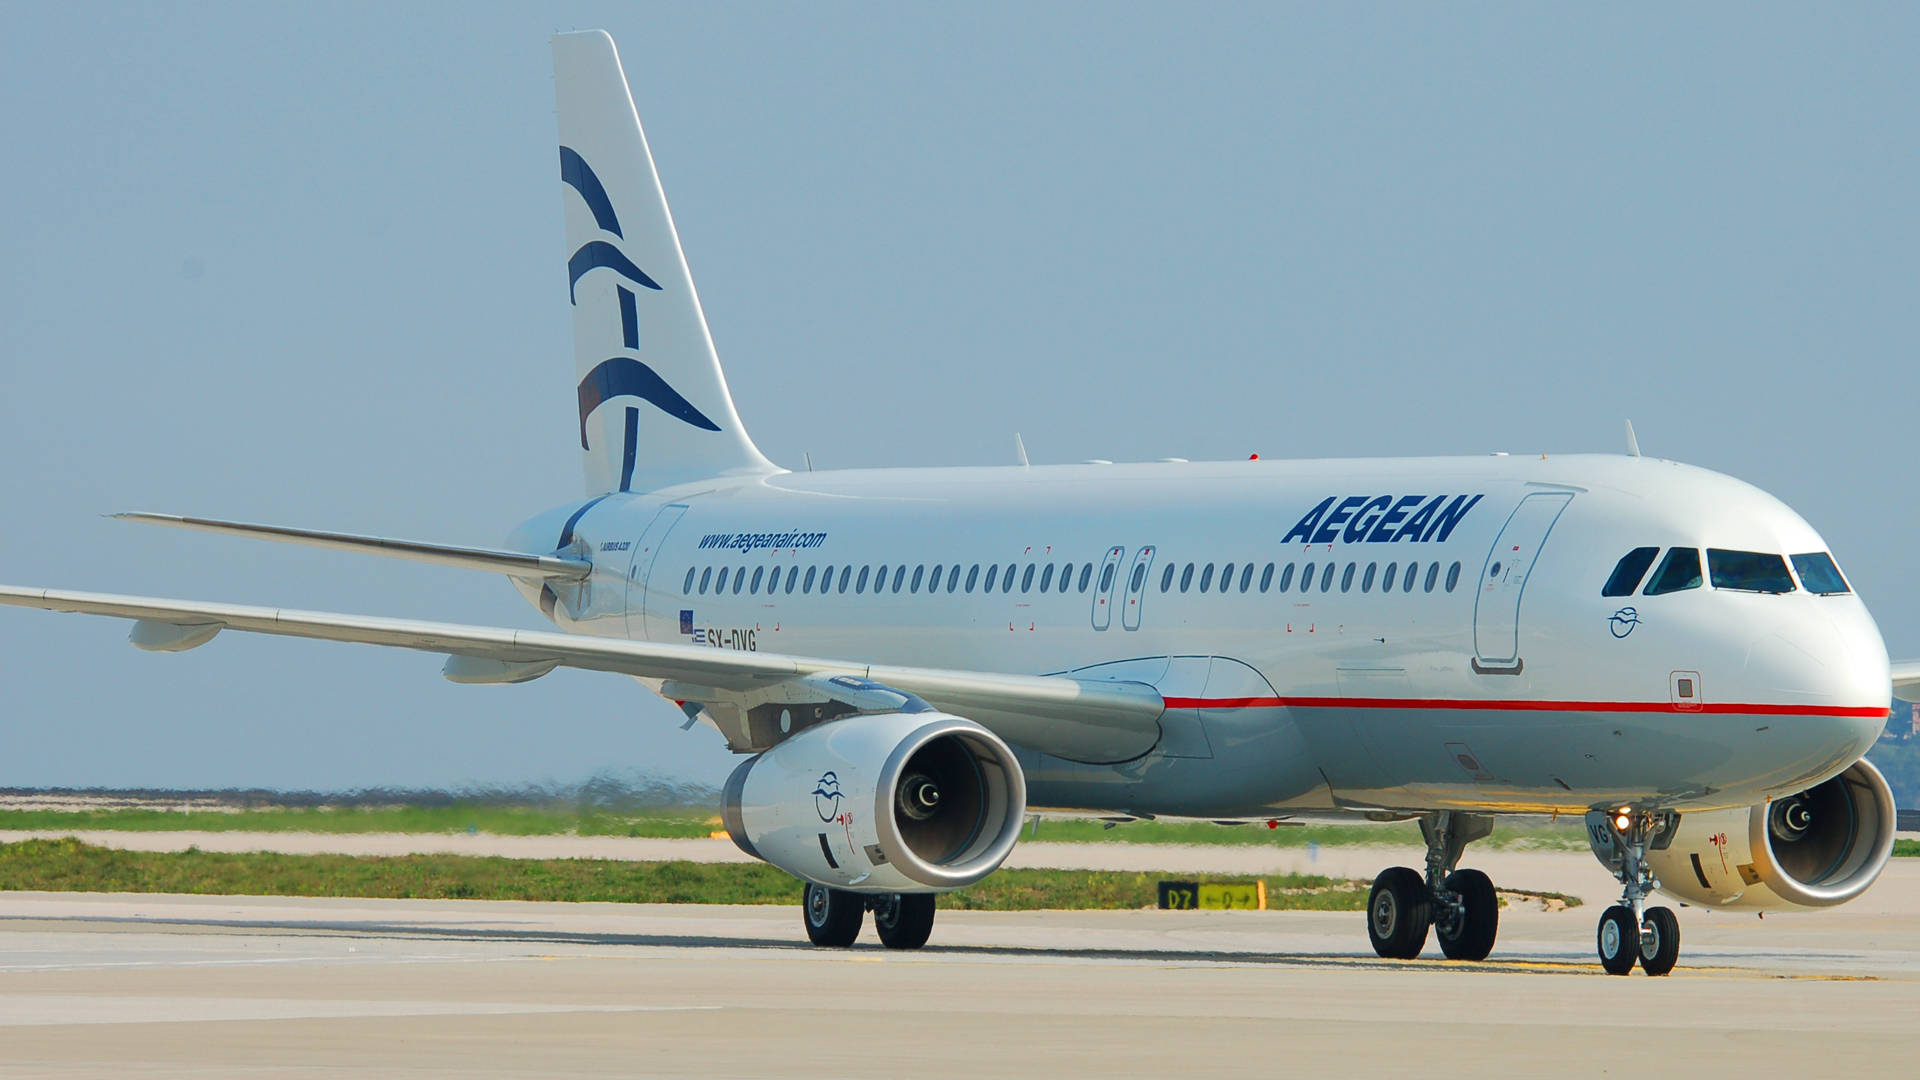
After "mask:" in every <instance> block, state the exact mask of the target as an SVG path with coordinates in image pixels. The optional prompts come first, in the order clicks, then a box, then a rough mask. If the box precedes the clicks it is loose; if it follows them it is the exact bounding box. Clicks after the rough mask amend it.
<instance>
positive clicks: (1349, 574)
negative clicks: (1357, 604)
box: [1340, 563, 1355, 592]
mask: <svg viewBox="0 0 1920 1080" xmlns="http://www.w3.org/2000/svg"><path fill="white" fill-rule="evenodd" d="M1354 566H1355V564H1354V563H1348V564H1347V568H1346V570H1345V571H1344V572H1342V573H1341V575H1340V591H1341V592H1347V591H1349V590H1351V589H1352V588H1353V568H1354Z"/></svg>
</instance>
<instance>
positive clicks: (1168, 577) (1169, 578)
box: [1160, 563, 1173, 592]
mask: <svg viewBox="0 0 1920 1080" xmlns="http://www.w3.org/2000/svg"><path fill="white" fill-rule="evenodd" d="M1172 590H1173V564H1172V563H1168V564H1167V568H1166V569H1165V570H1162V571H1160V591H1161V592H1171V591H1172Z"/></svg>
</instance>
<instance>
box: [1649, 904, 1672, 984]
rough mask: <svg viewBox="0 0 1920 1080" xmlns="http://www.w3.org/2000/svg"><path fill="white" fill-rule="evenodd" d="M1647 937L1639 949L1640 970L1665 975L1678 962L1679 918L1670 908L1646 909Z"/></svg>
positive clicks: (1650, 973)
mask: <svg viewBox="0 0 1920 1080" xmlns="http://www.w3.org/2000/svg"><path fill="white" fill-rule="evenodd" d="M1646 929H1647V936H1648V937H1650V938H1652V939H1653V940H1652V941H1647V942H1643V943H1642V945H1641V948H1640V970H1642V971H1644V972H1646V973H1647V974H1649V975H1665V974H1666V973H1668V972H1670V971H1672V970H1673V965H1675V964H1677V963H1679V962H1680V918H1679V916H1677V915H1675V914H1674V913H1673V909H1671V908H1663V907H1657V908H1648V909H1647V925H1646Z"/></svg>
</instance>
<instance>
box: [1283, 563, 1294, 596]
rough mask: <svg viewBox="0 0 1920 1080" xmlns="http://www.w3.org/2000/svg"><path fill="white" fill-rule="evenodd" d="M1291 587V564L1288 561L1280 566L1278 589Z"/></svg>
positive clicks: (1284, 589) (1285, 589) (1284, 590)
mask: <svg viewBox="0 0 1920 1080" xmlns="http://www.w3.org/2000/svg"><path fill="white" fill-rule="evenodd" d="M1292 587H1293V564H1292V563H1288V564H1287V565H1285V566H1283V567H1281V568H1280V591H1281V592H1286V591H1287V590H1288V589H1290V588H1292Z"/></svg>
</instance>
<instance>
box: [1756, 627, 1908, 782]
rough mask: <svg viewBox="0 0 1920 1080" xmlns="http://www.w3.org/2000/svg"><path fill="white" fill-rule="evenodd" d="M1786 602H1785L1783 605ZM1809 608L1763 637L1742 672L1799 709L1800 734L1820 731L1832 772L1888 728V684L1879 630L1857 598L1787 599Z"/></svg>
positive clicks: (1890, 701)
mask: <svg viewBox="0 0 1920 1080" xmlns="http://www.w3.org/2000/svg"><path fill="white" fill-rule="evenodd" d="M1783 599H1785V598H1783ZM1787 602H1789V603H1798V604H1803V605H1808V606H1804V607H1801V608H1799V609H1798V610H1796V611H1795V612H1794V615H1795V617H1794V618H1792V619H1791V620H1790V621H1788V622H1785V623H1782V624H1779V625H1776V626H1774V627H1771V628H1769V629H1767V630H1766V631H1764V632H1763V633H1762V634H1761V635H1760V636H1759V637H1758V638H1756V639H1755V640H1754V641H1753V643H1752V644H1751V645H1750V646H1749V648H1748V652H1747V671H1748V675H1749V677H1751V678H1753V679H1754V680H1755V682H1756V683H1757V684H1759V685H1762V686H1770V687H1771V688H1773V690H1774V692H1775V693H1777V694H1778V695H1779V697H1778V698H1777V699H1776V700H1780V701H1782V702H1786V703H1804V704H1805V705H1806V706H1807V707H1808V708H1807V713H1808V715H1807V716H1806V717H1804V718H1803V719H1801V720H1797V721H1796V722H1795V723H1796V726H1797V727H1801V729H1802V730H1803V731H1806V732H1808V733H1812V732H1815V731H1817V732H1818V735H1819V739H1820V743H1821V745H1820V748H1819V749H1820V750H1821V752H1822V753H1830V754H1831V755H1832V760H1833V761H1834V762H1835V765H1834V768H1836V769H1837V768H1841V767H1844V766H1845V765H1849V764H1852V763H1853V762H1854V761H1855V760H1857V759H1858V758H1859V757H1860V756H1861V755H1863V754H1865V753H1866V752H1867V750H1868V749H1870V748H1871V747H1872V746H1873V744H1874V741H1875V740H1876V739H1878V738H1879V737H1880V733H1881V732H1882V731H1883V730H1885V728H1886V726H1887V711H1888V710H1889V709H1890V708H1891V707H1892V704H1893V677H1892V674H1891V671H1890V667H1889V664H1888V662H1887V646H1886V643H1885V642H1884V641H1882V640H1881V638H1880V628H1879V627H1878V626H1876V625H1875V624H1874V621H1873V616H1871V615H1869V614H1868V613H1867V609H1866V606H1865V605H1864V604H1862V603H1860V601H1859V600H1858V599H1857V598H1854V597H1851V596H1848V597H1805V598H1798V597H1795V598H1791V599H1788V600H1787Z"/></svg>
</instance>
